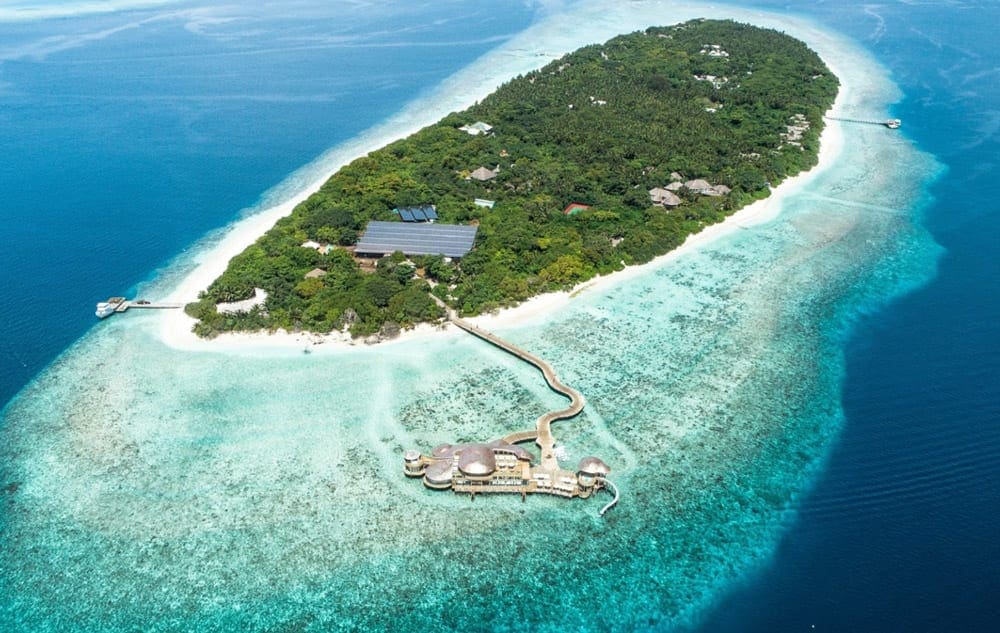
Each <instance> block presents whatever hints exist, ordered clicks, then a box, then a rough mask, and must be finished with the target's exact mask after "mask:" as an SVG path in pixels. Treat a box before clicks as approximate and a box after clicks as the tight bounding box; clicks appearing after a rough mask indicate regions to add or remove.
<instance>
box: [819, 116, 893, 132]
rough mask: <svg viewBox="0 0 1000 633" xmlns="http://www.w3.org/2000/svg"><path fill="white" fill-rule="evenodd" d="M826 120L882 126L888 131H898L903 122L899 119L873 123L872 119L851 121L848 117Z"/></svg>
mask: <svg viewBox="0 0 1000 633" xmlns="http://www.w3.org/2000/svg"><path fill="white" fill-rule="evenodd" d="M826 118H827V119H829V120H831V121H845V122H847V123H863V124H866V125H884V126H885V127H887V128H889V129H890V130H896V129H899V127H900V126H901V125H902V124H903V122H902V121H900V120H899V119H886V120H884V121H875V120H873V119H852V118H849V117H841V116H828V117H826Z"/></svg>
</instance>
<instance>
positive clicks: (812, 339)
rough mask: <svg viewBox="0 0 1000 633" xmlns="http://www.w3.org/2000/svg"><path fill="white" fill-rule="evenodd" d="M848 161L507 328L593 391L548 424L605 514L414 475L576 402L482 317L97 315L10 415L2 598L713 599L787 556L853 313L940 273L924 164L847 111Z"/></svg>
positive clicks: (265, 604) (651, 621) (509, 610)
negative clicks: (434, 331)
mask: <svg viewBox="0 0 1000 633" xmlns="http://www.w3.org/2000/svg"><path fill="white" fill-rule="evenodd" d="M630 19H632V18H630ZM631 23H632V22H627V24H631ZM619 30H624V29H619ZM840 44H841V45H843V43H842V42H841V43H840ZM849 61H850V62H851V63H852V65H853V66H854V67H853V69H852V72H854V73H857V74H858V75H859V76H861V75H867V76H869V77H872V79H870V80H869V81H868V82H867V83H866V85H867V86H868V90H866V91H865V92H863V94H859V95H858V97H857V98H858V99H863V100H864V102H863V105H864V107H865V108H867V109H869V110H880V109H882V108H884V107H885V106H886V104H887V102H888V100H890V99H891V98H893V96H894V92H893V90H892V87H891V85H890V84H888V83H886V82H885V81H884V79H882V72H881V70H880V69H878V68H877V67H876V66H874V65H873V64H872V62H871V61H870V60H869V59H868V58H867V57H865V56H864V55H862V54H860V53H858V52H857V51H851V55H850V56H849ZM856 105H857V104H856ZM845 156H847V157H850V158H849V159H848V160H841V161H840V162H838V163H837V164H836V165H835V166H834V167H833V168H831V169H830V170H829V171H828V172H825V173H823V174H822V175H820V176H819V177H818V178H817V179H816V180H815V181H814V182H813V183H812V184H811V185H810V186H809V187H808V189H807V190H805V191H803V192H802V193H801V194H799V195H797V196H796V197H794V198H793V199H791V200H789V202H788V203H787V204H786V205H785V208H784V209H783V212H782V214H781V215H780V216H779V217H778V218H777V219H776V220H774V221H772V222H770V223H767V224H762V225H756V226H748V227H746V228H745V230H739V231H736V232H734V233H732V234H730V235H728V236H726V237H723V238H721V239H719V240H717V241H715V242H713V243H712V244H710V245H708V246H706V247H703V248H702V249H700V250H699V251H697V252H694V253H691V254H688V255H686V256H683V257H681V258H678V259H676V260H674V261H672V262H669V263H666V264H664V265H661V266H658V267H654V268H652V269H650V270H649V272H648V273H646V274H644V275H642V276H639V277H637V278H635V279H632V280H629V281H627V282H625V283H622V284H621V285H618V286H616V287H613V288H610V289H608V290H604V291H588V292H584V293H583V294H581V295H580V296H579V297H577V298H576V299H575V300H574V301H573V302H572V303H571V304H570V306H569V307H567V308H566V309H564V310H561V311H559V312H557V313H554V314H551V315H549V317H548V318H547V319H546V320H545V323H543V324H534V325H530V326H526V327H523V328H519V329H511V330H505V331H503V332H501V333H502V334H503V335H505V336H508V337H509V338H510V339H512V340H513V341H515V342H517V343H518V344H521V345H523V346H526V347H527V348H529V349H531V350H532V351H534V352H535V353H538V354H539V355H541V356H543V357H545V358H546V359H548V360H550V362H552V364H553V365H554V366H555V367H556V369H557V370H558V371H559V373H560V376H561V377H562V378H563V379H564V380H565V382H567V383H568V384H571V385H573V386H574V387H576V388H578V389H579V390H581V391H582V392H583V393H584V394H585V395H586V397H587V401H588V406H587V409H586V410H585V411H584V413H583V414H582V415H581V416H579V417H578V418H577V419H575V420H572V421H567V422H560V423H557V425H556V426H555V431H556V436H557V438H558V440H559V441H560V443H562V444H564V445H565V448H566V450H567V453H568V454H569V456H570V459H571V460H572V459H578V458H579V457H581V456H583V455H586V454H597V455H600V456H602V458H604V459H605V461H607V462H608V463H609V464H611V466H612V468H613V469H614V470H613V475H612V478H613V479H614V481H615V482H616V483H617V484H618V485H619V486H620V488H621V489H622V493H623V500H622V503H621V504H619V506H618V507H616V508H615V509H614V510H613V511H611V512H610V513H609V514H608V515H606V516H605V517H604V518H599V517H598V516H597V510H598V509H599V507H600V505H601V504H602V499H600V498H598V499H591V500H589V501H574V502H567V501H563V500H560V499H554V498H532V499H530V500H529V502H528V503H522V502H521V501H520V499H516V498H480V499H479V500H477V501H475V502H474V503H473V502H470V500H469V499H468V498H466V497H457V496H454V495H450V494H441V493H432V492H430V491H427V490H425V489H424V488H423V487H422V486H421V485H420V484H419V483H417V482H414V481H411V480H407V479H406V478H405V477H404V476H403V475H402V472H401V458H400V456H401V453H402V450H403V449H405V448H410V447H418V448H428V447H431V446H433V445H434V444H436V443H439V442H443V441H456V440H458V441H462V440H488V439H494V438H496V437H499V436H501V435H503V434H505V433H507V432H509V431H511V430H516V429H520V428H524V427H526V426H528V425H530V424H531V422H532V421H533V420H534V419H535V418H536V417H537V415H538V414H539V413H541V412H543V411H545V410H549V409H552V408H555V407H556V406H559V405H561V401H560V399H559V398H558V397H557V396H556V395H554V394H552V393H551V392H549V391H548V390H547V389H546V388H545V386H544V384H543V383H542V381H541V379H540V377H539V375H538V373H537V372H536V371H535V370H533V369H531V368H528V367H526V366H521V365H519V364H517V363H516V362H515V361H513V360H512V359H511V358H510V357H508V356H506V355H504V354H503V353H501V352H499V351H498V350H495V349H493V348H491V347H489V346H487V345H485V344H483V343H481V342H479V341H476V340H474V339H472V338H471V337H467V336H463V335H461V334H459V333H449V334H443V335H442V336H440V337H436V338H433V339H425V340H419V341H413V342H408V343H399V344H393V345H389V346H384V347H375V348H368V349H357V350H349V351H345V352H344V353H342V354H337V355H322V354H313V355H309V356H305V355H301V354H285V355H282V354H268V355H260V356H255V355H253V354H243V355H226V354H216V353H190V352H178V351H175V350H172V349H169V348H167V347H165V346H163V345H162V344H161V343H160V342H159V341H158V340H157V339H156V337H155V335H154V332H155V325H156V317H155V315H129V318H128V319H116V320H114V321H112V322H109V323H107V324H106V327H102V328H100V329H98V330H95V331H94V332H93V333H92V334H90V335H89V336H87V337H85V338H84V339H83V340H81V341H80V342H79V343H77V344H76V345H75V346H74V347H73V348H72V349H70V350H69V351H68V352H67V353H66V354H64V355H63V356H62V357H61V358H60V359H59V360H58V361H57V362H56V363H55V364H54V365H53V366H52V367H51V368H50V369H49V370H48V371H46V372H45V373H44V374H43V375H42V376H41V377H40V378H39V379H38V380H37V381H36V382H34V383H33V384H32V385H31V386H29V387H28V388H27V389H26V391H25V392H24V393H23V394H22V395H21V396H20V397H19V398H18V399H17V400H16V401H15V402H13V403H12V404H11V405H10V407H9V408H8V409H7V410H6V411H5V420H4V422H3V425H2V431H0V432H2V433H3V436H2V439H3V442H2V448H0V451H2V452H0V464H3V466H2V468H3V470H2V472H0V475H2V477H0V482H12V483H13V482H16V484H17V486H16V490H13V491H12V492H10V493H8V494H7V496H6V498H5V501H4V502H5V503H6V507H5V510H4V512H3V514H2V515H0V516H2V521H3V525H2V527H3V530H2V533H0V547H2V551H3V559H4V565H3V567H4V573H3V574H2V575H0V593H2V594H3V595H5V596H7V597H8V598H7V600H6V602H5V603H4V604H3V607H2V609H3V611H0V622H4V623H6V624H8V625H12V626H8V627H7V628H12V627H13V628H20V629H23V630H70V629H75V630H88V631H95V630H123V629H131V628H135V627H141V628H142V629H144V630H176V629H184V628H196V629H199V630H233V629H237V628H238V629H241V630H276V629H277V630H284V629H288V630H331V629H337V628H341V629H344V630H357V629H360V630H381V629H383V628H385V627H386V626H387V623H392V624H393V625H395V626H400V627H401V626H403V625H405V626H407V627H428V628H429V627H444V628H448V629H457V628H464V629H472V630H480V629H489V630H501V631H502V630H523V629H524V628H526V627H531V628H533V629H535V630H539V631H567V630H575V631H605V630H642V629H650V628H653V629H661V628H670V627H672V626H674V625H679V624H684V623H687V622H689V621H691V620H692V619H694V618H697V617H698V614H699V613H700V611H701V609H703V608H704V607H705V606H706V605H707V604H709V603H710V602H711V601H712V600H713V599H714V598H715V596H717V594H718V592H719V591H720V590H722V589H724V588H725V587H726V586H727V585H729V584H731V583H732V581H733V580H734V579H736V578H739V577H742V576H743V575H744V574H746V573H747V571H748V570H750V569H753V568H754V567H755V566H756V565H759V564H760V563H762V562H763V561H765V560H766V559H767V557H768V556H770V553H771V552H772V550H773V547H774V543H775V541H776V539H777V537H778V535H779V534H780V533H781V531H782V530H783V528H784V526H785V525H786V522H787V521H788V520H789V518H790V516H791V513H792V512H793V510H794V506H795V499H796V497H797V496H798V495H800V494H802V493H803V492H804V491H805V490H806V489H807V487H808V483H809V481H810V479H811V477H812V475H813V474H814V473H815V472H816V470H817V469H818V468H819V467H820V466H821V465H822V462H823V459H824V456H825V455H826V453H827V451H828V449H829V446H830V443H831V441H832V438H834V437H835V436H836V433H837V431H838V429H839V426H840V424H841V416H842V413H841V410H840V407H839V389H840V382H841V379H842V374H843V368H842V358H841V354H840V351H839V350H840V343H841V336H842V335H843V333H844V331H845V328H846V325H847V323H849V319H850V315H851V314H853V313H855V312H856V311H858V310H863V309H865V308H866V307H867V306H869V305H872V304H875V303H877V302H879V301H882V300H884V299H885V297H887V296H889V295H891V294H893V293H898V292H900V291H901V290H903V289H905V288H907V287H909V286H910V285H912V284H913V283H916V281H917V280H919V279H920V278H922V277H923V276H924V275H926V274H927V273H928V271H930V270H932V267H933V262H934V258H935V256H936V253H937V251H936V248H935V247H934V246H933V244H932V243H931V242H930V241H929V239H928V238H927V237H926V235H925V234H924V233H923V232H922V231H921V230H920V229H919V228H918V226H917V225H916V224H915V220H916V217H915V213H916V212H915V211H914V209H915V208H917V207H919V203H920V201H921V199H922V196H923V193H922V192H923V186H924V184H925V182H926V181H927V179H929V178H931V177H932V176H933V175H934V173H935V171H936V169H937V167H936V166H935V164H934V163H933V161H931V160H930V159H929V158H928V157H927V156H925V155H922V154H920V153H918V152H916V151H915V150H914V149H913V147H912V146H910V145H909V144H908V143H907V142H906V141H905V139H904V138H903V137H901V136H899V135H892V134H891V133H889V132H887V131H886V130H884V129H882V128H878V127H874V126H870V127H864V128H854V129H852V130H851V134H850V135H849V136H848V139H847V147H846V148H845ZM884 165H894V169H893V170H892V171H888V170H885V169H883V168H881V167H880V166H884ZM186 265H187V264H186V263H185V262H183V261H181V262H178V264H177V266H178V270H183V269H185V267H186ZM170 279H171V276H170V275H169V274H168V275H166V276H165V277H164V278H163V280H161V281H160V282H159V283H161V284H164V285H169V283H170ZM133 316H134V318H133Z"/></svg>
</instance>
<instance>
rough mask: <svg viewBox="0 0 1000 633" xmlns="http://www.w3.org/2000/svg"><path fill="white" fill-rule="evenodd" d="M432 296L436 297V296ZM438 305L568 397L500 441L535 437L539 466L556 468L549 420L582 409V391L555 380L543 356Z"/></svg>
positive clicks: (571, 414)
mask: <svg viewBox="0 0 1000 633" xmlns="http://www.w3.org/2000/svg"><path fill="white" fill-rule="evenodd" d="M432 296H433V295H432ZM435 300H437V298H436V297H435ZM439 305H441V307H443V308H444V309H445V310H446V311H447V313H448V320H449V321H451V322H452V323H454V324H455V325H457V326H458V327H460V328H462V329H463V330H465V331H466V332H468V333H469V334H472V335H473V336H476V337H478V338H481V339H482V340H484V341H486V342H487V343H490V344H491V345H494V346H495V347H499V348H500V349H502V350H503V351H505V352H507V353H509V354H512V355H513V356H516V357H518V358H520V359H521V360H523V361H524V362H526V363H530V364H531V365H534V366H535V367H536V368H538V370H539V371H541V372H542V376H544V377H545V382H546V383H547V384H548V385H549V388H550V389H552V391H555V392H556V393H559V394H562V395H564V396H566V397H567V398H569V400H570V405H569V406H568V407H566V408H565V409H559V410H558V411H550V412H548V413H546V414H545V415H543V416H541V417H540V418H538V420H537V421H536V422H535V430H534V431H519V432H517V433H511V434H510V435H508V436H506V437H504V438H503V439H504V441H506V442H509V443H511V444H517V443H519V442H526V441H528V440H535V443H536V444H538V447H539V448H540V449H542V459H541V467H542V468H544V469H546V470H553V471H554V470H558V469H559V460H558V459H556V456H555V451H554V448H555V444H556V439H555V436H553V435H552V423H553V422H556V421H558V420H566V419H569V418H572V417H574V416H576V415H577V414H579V413H580V412H581V411H583V407H584V406H585V405H586V402H585V401H584V399H583V395H582V394H581V393H580V392H579V391H577V390H576V389H573V388H572V387H569V386H567V385H565V384H563V383H562V381H560V380H559V377H558V376H556V372H555V370H554V369H552V366H551V365H549V364H548V363H547V362H545V361H544V360H542V359H541V358H539V357H538V356H535V355H534V354H532V353H531V352H528V351H525V350H523V349H521V348H520V347H518V346H516V345H514V344H513V343H509V342H507V341H505V340H503V339H502V338H500V337H499V336H497V335H496V334H493V333H492V332H488V331H486V330H484V329H482V328H481V327H477V326H475V325H473V324H471V323H469V322H468V321H465V320H464V319H461V318H459V316H458V315H457V314H455V311H454V310H452V309H451V308H450V307H448V306H446V305H445V304H443V303H441V302H439Z"/></svg>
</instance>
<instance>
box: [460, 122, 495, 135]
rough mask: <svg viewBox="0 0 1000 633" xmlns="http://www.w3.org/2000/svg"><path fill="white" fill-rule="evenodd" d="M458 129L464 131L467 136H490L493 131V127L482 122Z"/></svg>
mask: <svg viewBox="0 0 1000 633" xmlns="http://www.w3.org/2000/svg"><path fill="white" fill-rule="evenodd" d="M458 129H460V130H462V131H463V132H465V133H466V134H470V135H472V136H479V135H480V134H489V133H490V131H492V130H493V126H492V125H490V124H489V123H483V122H482V121H476V122H475V123H473V124H471V125H463V126H462V127H460V128H458Z"/></svg>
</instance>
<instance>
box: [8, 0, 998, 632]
mask: <svg viewBox="0 0 1000 633" xmlns="http://www.w3.org/2000/svg"><path fill="white" fill-rule="evenodd" d="M37 4H41V3H37ZM49 4H50V5H56V6H59V5H58V3H49ZM557 4H558V3H557ZM317 5H319V6H320V7H321V8H317ZM473 5H474V6H473ZM739 5H740V6H754V7H761V8H765V9H768V10H777V11H791V12H795V13H797V14H799V15H803V16H806V17H808V18H810V19H813V20H815V21H816V22H818V23H820V24H821V25H824V26H825V27H828V28H830V29H832V30H836V31H840V32H842V33H845V34H846V35H848V36H850V37H851V38H853V39H855V40H856V41H858V42H860V43H861V44H862V45H863V46H865V47H866V48H867V49H868V50H869V51H870V52H871V53H872V54H873V55H874V56H875V57H876V58H877V59H878V60H879V61H880V62H881V63H882V64H884V65H885V66H886V67H887V68H889V70H890V71H891V73H892V79H893V80H894V81H895V82H896V83H897V84H898V85H899V87H900V88H901V89H902V91H903V93H904V96H903V99H902V100H901V101H900V103H898V104H897V105H896V106H895V108H894V114H895V115H896V116H898V117H899V118H901V119H902V120H903V122H904V127H903V130H902V132H903V133H905V134H906V135H907V136H908V137H909V138H911V139H913V140H914V141H915V142H916V144H917V145H918V147H919V148H920V149H922V150H923V151H925V152H927V153H929V154H932V155H934V156H935V157H936V158H937V160H938V161H940V162H941V163H942V164H943V165H944V166H945V167H946V171H945V172H944V173H943V174H942V176H941V177H940V178H939V179H938V180H937V181H935V182H934V183H932V184H931V185H930V188H929V191H928V194H929V196H930V198H929V202H928V204H927V206H926V207H925V208H924V209H923V214H924V218H925V219H924V222H925V225H926V226H927V228H928V229H929V230H930V231H931V233H932V234H933V237H934V239H935V240H936V241H937V242H938V243H939V244H941V245H942V246H943V247H944V249H945V251H946V252H945V254H944V255H943V257H942V258H941V259H940V261H939V264H938V270H937V274H936V276H935V277H934V278H933V279H932V280H931V281H930V282H929V283H927V284H926V285H924V286H922V287H920V288H918V289H916V290H914V291H913V292H912V293H910V294H908V295H906V296H904V297H902V298H900V299H898V300H896V301H894V302H893V303H891V304H890V305H879V306H872V307H871V309H870V310H868V311H866V312H865V313H863V314H860V315H858V316H857V317H856V318H855V320H854V321H853V322H852V323H851V324H850V326H849V327H845V330H844V333H843V339H844V340H843V346H844V353H845V357H846V372H847V373H846V379H845V382H844V387H843V405H844V409H845V415H846V420H845V424H844V427H843V429H842V433H841V435H840V437H839V439H838V440H837V442H836V445H835V447H834V449H833V451H832V453H831V454H830V456H829V461H828V463H827V464H826V466H825V468H824V470H823V472H822V473H821V474H820V476H819V477H818V479H817V481H816V482H815V487H814V488H813V490H812V491H811V492H810V493H809V494H808V495H807V496H806V497H805V498H804V499H803V501H802V502H801V506H800V508H799V511H798V513H797V515H796V516H795V517H794V519H791V520H790V521H789V524H788V526H787V531H786V532H785V535H784V536H783V538H782V539H781V542H780V544H779V546H778V549H777V551H776V553H775V555H774V557H773V559H772V560H770V561H768V562H767V564H765V565H763V566H761V568H760V569H759V570H757V571H756V572H755V573H754V574H752V575H751V576H750V577H749V578H748V579H747V580H746V582H745V583H744V584H743V585H742V586H739V587H735V588H734V589H733V590H732V591H731V592H730V593H728V594H727V595H725V596H723V597H722V598H721V600H720V602H719V603H718V605H717V606H716V607H715V608H714V609H713V610H712V611H711V612H710V613H709V614H708V616H707V620H706V621H705V622H704V623H703V624H702V626H701V627H700V628H699V629H698V630H700V631H705V632H710V631H711V632H715V631H733V632H736V631H760V632H765V631H768V632H770V631H810V630H817V631H822V630H825V631H928V632H931V631H934V632H938V631H971V630H980V631H988V630H996V628H997V626H998V624H997V623H998V622H1000V607H998V606H997V605H998V601H997V599H996V598H997V596H1000V539H998V538H997V534H1000V379H998V377H997V374H998V373H1000V283H998V280H1000V202H998V200H1000V182H998V180H997V173H998V169H1000V165H998V164H997V160H998V157H1000V54H998V53H997V51H996V48H995V46H994V40H993V39H992V38H993V37H994V34H995V32H996V31H997V29H998V28H1000V3H998V2H995V1H994V0H967V1H963V0H942V1H940V2H936V1H934V0H927V1H924V2H903V1H899V2H886V3H883V4H878V5H874V4H871V3H868V2H861V1H857V0H838V1H836V2H822V1H817V2H770V1H758V2H743V3H739ZM206 6H210V5H207V4H206V3H198V2H190V3H169V4H167V5H165V6H164V7H157V8H155V9H148V8H147V9H136V10H129V11H114V12H108V13H105V14H86V15H79V16H74V15H72V12H71V11H67V15H64V16H62V17H60V18H58V19H42V20H36V19H17V20H13V19H10V18H9V17H8V16H7V14H5V13H0V16H5V17H3V18H2V19H0V227H2V228H0V231H2V242H3V248H2V249H0V279H2V286H0V367H2V368H3V371H2V373H0V402H8V401H9V400H10V399H11V398H14V397H15V395H16V394H17V393H18V391H19V390H21V389H22V388H23V387H24V386H25V385H27V384H28V383H29V382H30V381H32V380H33V378H34V377H35V376H36V375H37V374H38V373H39V372H40V371H41V370H42V369H43V368H44V367H45V366H46V365H48V364H49V363H51V362H52V361H53V360H54V359H56V358H57V356H58V355H59V354H60V353H62V352H63V351H65V350H66V349H67V348H68V347H70V346H72V345H73V343H74V342H75V341H77V340H78V339H79V338H80V337H81V336H83V335H84V334H86V333H87V331H88V330H90V329H91V328H93V327H100V324H97V323H96V321H95V317H94V316H93V309H94V303H95V302H96V301H98V300H103V299H104V298H106V297H107V296H110V295H116V294H131V292H132V291H134V289H135V288H136V287H137V286H139V285H140V284H142V283H143V282H145V281H149V280H151V279H153V278H155V276H156V275H157V271H158V270H159V269H161V268H163V267H164V266H165V265H167V264H168V263H169V262H170V261H172V260H174V259H175V258H177V257H178V256H181V255H182V254H183V252H184V251H185V249H187V248H189V247H190V246H191V245H192V244H194V243H196V242H197V241H198V240H200V239H202V238H204V236H205V235H206V234H210V233H212V232H213V231H216V230H218V229H220V228H221V227H223V226H225V225H226V224H228V223H230V222H231V221H233V220H234V219H236V218H238V217H240V215H241V214H243V213H245V212H246V211H247V210H248V209H252V208H253V207H254V206H255V205H258V204H260V203H261V201H262V199H264V198H266V196H267V195H268V193H267V192H268V190H269V189H271V188H272V187H274V186H275V185H278V184H279V183H281V182H282V181H283V180H284V179H285V178H286V177H287V176H288V175H289V174H290V173H292V172H294V171H295V170H296V169H298V168H300V167H302V166H303V165H305V164H307V163H309V162H310V161H312V160H313V159H315V158H316V157H317V156H319V155H320V154H321V153H322V152H323V151H324V150H326V149H328V148H330V147H333V146H335V145H337V144H338V143H341V142H343V141H345V140H347V139H349V138H352V137H354V136H355V135H357V134H359V133H360V132H362V131H363V130H365V129H367V128H369V127H371V126H373V125H375V124H377V123H379V122H380V121H382V120H384V119H386V118H387V117H389V116H391V115H392V114H393V113H395V112H397V111H398V110H399V109H400V107H401V106H402V105H403V104H405V103H406V102H408V101H409V100H411V99H413V98H414V97H416V96H419V95H421V94H424V93H425V92H426V91H427V90H429V89H430V88H432V87H433V86H435V85H437V84H438V83H439V82H441V81H442V80H443V79H445V78H446V77H448V76H449V75H451V74H452V73H454V72H456V71H457V70H459V69H461V68H462V67H464V66H466V65H468V64H469V63H470V62H472V61H473V60H475V59H476V58H477V57H479V56H480V55H482V54H483V53H485V52H487V51H489V50H491V49H492V48H493V47H495V46H496V45H497V44H499V43H501V42H503V41H505V40H506V39H507V38H509V37H510V36H511V35H513V34H515V33H516V32H518V31H519V30H521V29H523V28H525V27H526V26H528V25H529V24H531V23H532V22H533V21H534V20H536V19H538V17H539V16H540V15H542V14H543V13H544V11H545V10H546V9H543V8H541V7H540V6H535V5H533V4H531V3H527V2H514V1H510V2H496V3H490V4H489V5H481V4H480V3H469V2H435V3H427V4H421V3H405V2H395V1H391V2H385V3H378V4H377V5H371V6H368V7H366V8H365V9H364V10H359V9H358V8H357V6H356V5H355V4H354V3H345V4H344V5H343V6H341V5H334V6H331V7H326V6H323V5H322V3H315V2H288V3H282V4H281V5H280V6H277V7H275V6H268V7H266V8H262V9H241V10H240V12H239V16H238V19H231V18H235V17H236V16H229V15H227V12H226V10H224V9H218V10H208V9H206V8H205V7H206ZM2 8H3V5H0V9H2ZM664 22H669V16H665V20H664Z"/></svg>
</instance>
